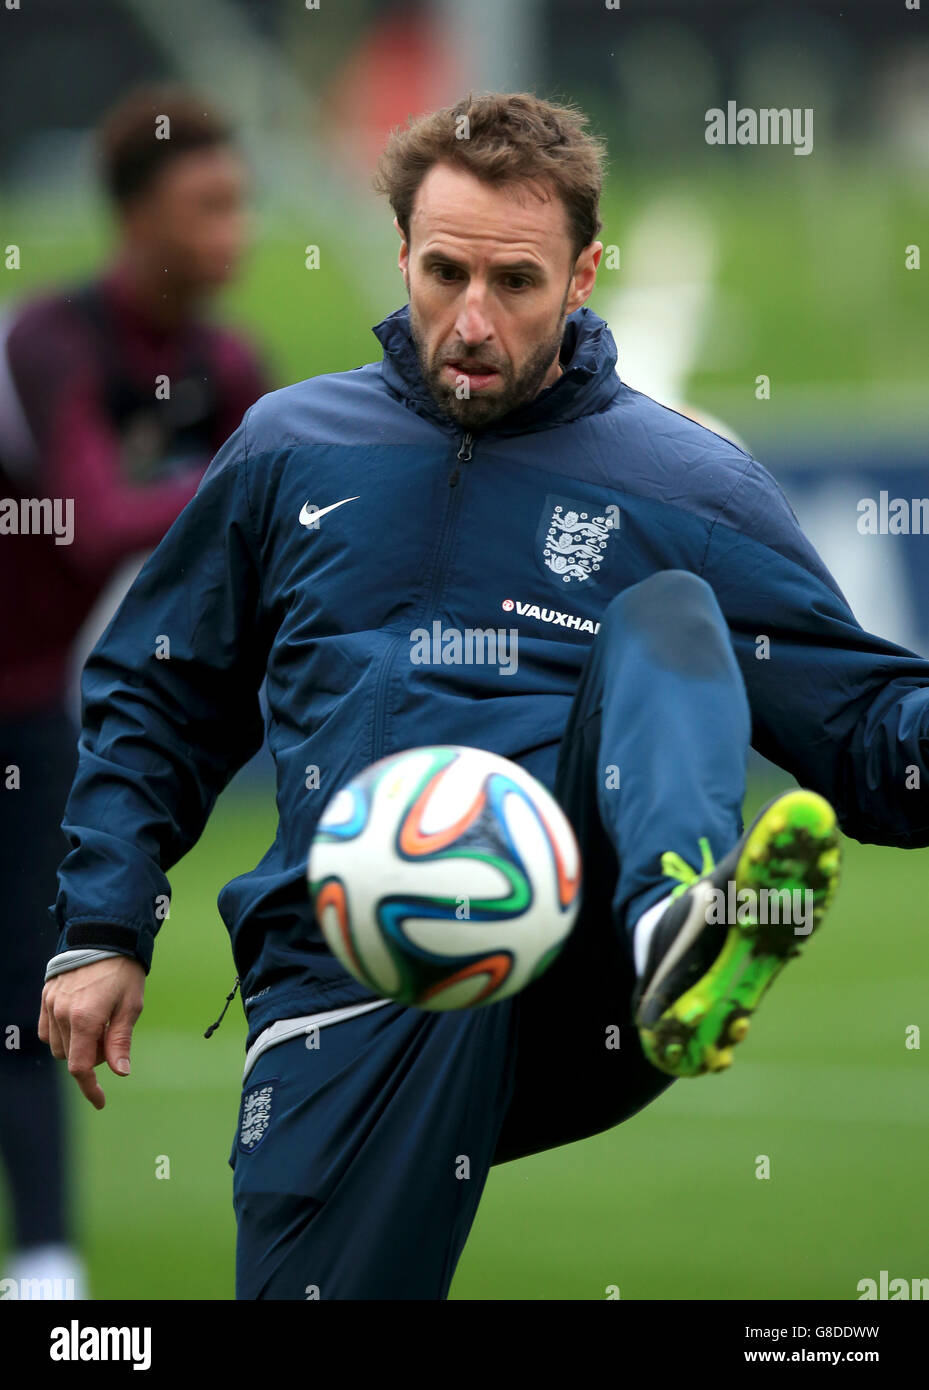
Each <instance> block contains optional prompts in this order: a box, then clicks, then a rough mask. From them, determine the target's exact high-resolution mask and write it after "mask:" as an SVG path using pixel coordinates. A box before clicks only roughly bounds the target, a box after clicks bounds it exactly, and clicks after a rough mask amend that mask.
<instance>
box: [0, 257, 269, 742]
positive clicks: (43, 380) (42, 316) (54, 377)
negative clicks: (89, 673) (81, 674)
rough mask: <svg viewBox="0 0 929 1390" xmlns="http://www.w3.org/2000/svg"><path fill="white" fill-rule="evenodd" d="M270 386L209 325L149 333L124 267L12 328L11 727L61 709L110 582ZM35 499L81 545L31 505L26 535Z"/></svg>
mask: <svg viewBox="0 0 929 1390" xmlns="http://www.w3.org/2000/svg"><path fill="white" fill-rule="evenodd" d="M159 378H165V379H167V381H168V382H169V383H170V396H169V399H167V400H159V399H158V397H157V394H156V384H157V382H158V379H159ZM267 390H268V386H267V384H266V381H265V378H264V373H263V371H262V369H261V367H260V366H259V363H258V361H257V358H256V357H255V355H254V354H253V352H252V351H251V349H250V348H249V347H248V346H247V345H246V344H245V343H244V342H243V341H242V340H240V339H239V338H237V337H235V336H234V335H233V334H231V333H229V332H227V331H226V330H224V329H222V328H219V327H217V326H214V325H212V324H210V323H208V322H206V321H204V320H200V319H193V318H192V319H189V320H188V321H187V322H185V323H184V324H183V325H181V326H179V327H177V328H171V329H165V328H163V327H159V326H157V325H155V324H153V323H152V322H150V320H149V319H148V318H147V317H146V316H145V315H144V314H143V313H142V312H141V311H140V309H138V308H137V307H136V306H135V304H134V303H133V302H132V301H131V299H130V298H129V296H128V295H127V292H126V290H125V288H124V285H123V284H122V282H121V279H120V276H119V274H118V272H110V273H109V274H108V275H106V276H104V277H103V278H101V279H100V280H98V281H96V282H94V283H93V284H91V285H88V286H84V287H81V288H80V289H78V290H75V291H73V292H65V293H59V294H56V295H53V296H48V297H45V298H42V299H38V300H35V301H33V302H31V303H29V304H27V305H25V306H24V307H21V308H20V309H19V310H18V312H16V313H15V314H14V316H13V318H12V320H8V321H7V324H6V325H5V327H4V326H0V719H4V718H15V717H17V716H21V715H27V714H29V713H33V712H40V711H43V710H49V709H54V708H55V707H56V706H61V704H62V703H63V700H64V697H65V694H66V687H67V681H68V676H69V659H70V652H71V647H72V644H73V642H74V639H75V637H76V636H77V633H78V632H79V630H80V628H81V626H82V624H83V623H84V621H85V619H86V618H87V616H88V615H89V613H90V612H91V609H92V608H93V606H94V604H95V603H96V601H97V599H98V598H99V596H100V594H101V591H102V590H103V589H104V587H105V586H106V584H107V582H108V581H109V579H110V578H111V577H112V575H113V573H114V571H115V570H116V569H117V568H118V567H119V566H120V565H121V563H122V562H123V561H124V560H126V559H127V558H128V557H129V556H132V555H134V554H137V553H139V552H144V551H146V550H151V549H153V548H154V547H155V546H156V545H157V544H158V542H159V541H160V540H161V538H162V536H163V535H164V533H165V532H166V531H167V529H168V528H169V526H170V525H171V524H172V522H173V521H174V520H175V518H176V517H177V515H178V513H179V512H180V511H181V510H182V508H183V507H184V506H185V505H186V503H187V502H188V501H189V500H190V498H191V497H192V496H193V494H194V493H195V491H196V489H197V486H198V484H199V482H200V478H201V477H202V475H203V472H204V470H205V468H206V466H207V465H208V463H209V461H210V459H211V458H212V456H213V454H214V453H215V452H216V450H217V449H219V447H220V445H221V444H223V443H224V441H225V440H226V439H227V438H228V437H229V435H230V434H232V432H233V431H234V430H235V429H236V427H237V426H238V425H239V423H240V421H241V419H242V416H243V415H244V413H245V411H246V410H247V409H248V408H249V406H250V405H252V404H253V402H254V401H255V400H257V398H258V397H259V396H260V395H263V394H264V392H265V391H267ZM161 394H162V395H163V394H164V387H163V384H162V391H161ZM24 498H25V499H46V498H47V499H52V500H53V501H54V500H55V499H58V505H59V507H60V508H62V507H63V506H64V505H65V504H70V503H72V502H73V534H72V539H71V541H70V543H69V544H63V543H56V537H55V535H54V534H47V529H48V528H47V519H48V514H49V510H50V506H49V507H46V508H45V519H46V524H45V526H44V529H43V533H42V534H35V533H34V532H35V528H36V526H37V524H38V523H37V522H36V521H35V519H34V518H35V517H36V516H38V515H39V509H37V508H34V507H33V508H31V509H27V510H29V511H30V514H31V517H32V518H33V519H32V520H27V521H26V522H25V524H26V526H27V527H31V528H32V530H33V533H32V534H22V531H21V530H20V531H19V533H17V530H16V528H17V526H20V527H21V526H22V525H23V516H24V509H23V508H21V507H20V506H19V503H20V501H21V499H24ZM50 505H51V504H50ZM60 514H61V516H62V517H63V516H64V515H65V514H66V513H65V511H64V510H62V511H61V513H60Z"/></svg>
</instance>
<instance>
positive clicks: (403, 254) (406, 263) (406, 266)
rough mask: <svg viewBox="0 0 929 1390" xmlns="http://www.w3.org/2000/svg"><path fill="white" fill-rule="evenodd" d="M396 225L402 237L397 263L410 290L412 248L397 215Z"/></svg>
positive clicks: (398, 233)
mask: <svg viewBox="0 0 929 1390" xmlns="http://www.w3.org/2000/svg"><path fill="white" fill-rule="evenodd" d="M394 226H395V227H396V229H397V235H398V236H399V238H400V254H399V256H398V257H397V264H398V265H399V267H400V274H401V275H402V276H403V279H404V282H405V284H406V287H407V290H409V288H410V273H409V272H410V248H409V244H408V242H407V239H406V235H405V233H404V231H403V228H402V227H401V226H400V223H399V222H398V221H397V219H396V217H395V218H394Z"/></svg>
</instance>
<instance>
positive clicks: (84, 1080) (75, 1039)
mask: <svg viewBox="0 0 929 1390" xmlns="http://www.w3.org/2000/svg"><path fill="white" fill-rule="evenodd" d="M105 1027H106V1019H104V1018H101V1017H100V1015H99V1014H97V1013H94V1012H85V1011H84V1010H83V1009H72V1011H71V1028H70V1037H69V1039H68V1071H69V1072H70V1073H71V1075H72V1076H73V1077H74V1079H75V1081H76V1082H77V1084H78V1086H79V1087H80V1088H81V1091H82V1092H83V1094H84V1095H85V1096H86V1097H87V1099H88V1100H89V1101H90V1103H91V1104H92V1105H94V1106H95V1107H96V1108H97V1109H98V1110H102V1109H103V1106H104V1096H103V1091H102V1090H101V1088H100V1083H99V1082H98V1081H97V1078H96V1076H95V1075H94V1067H95V1066H97V1065H98V1064H99V1063H100V1062H101V1061H102V1044H103V1030H104V1028H105Z"/></svg>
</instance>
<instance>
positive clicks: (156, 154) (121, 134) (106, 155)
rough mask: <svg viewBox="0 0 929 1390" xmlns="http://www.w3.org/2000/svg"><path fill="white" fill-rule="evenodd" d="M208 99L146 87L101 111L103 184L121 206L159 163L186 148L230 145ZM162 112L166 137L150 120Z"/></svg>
mask: <svg viewBox="0 0 929 1390" xmlns="http://www.w3.org/2000/svg"><path fill="white" fill-rule="evenodd" d="M211 108H212V103H210V102H208V101H207V100H206V99H204V98H203V97H201V96H199V95H197V94H195V93H193V92H189V91H187V90H186V89H185V88H182V87H174V86H149V87H142V88H139V89H137V90H136V91H134V92H132V93H130V95H129V96H127V97H125V98H124V99H123V100H122V101H121V102H120V103H119V105H118V106H116V107H114V108H113V110H112V111H110V112H109V114H108V115H107V116H106V118H105V120H104V121H103V124H102V125H101V127H100V130H99V132H98V136H97V149H98V153H99V158H100V163H101V173H102V176H103V183H104V186H105V188H106V190H107V192H108V193H109V195H110V197H111V198H112V199H113V201H114V202H115V203H116V204H117V206H118V207H122V208H124V207H126V206H127V205H128V204H129V203H131V202H132V200H133V199H134V198H136V197H137V196H138V195H139V194H140V193H144V192H145V191H146V190H147V189H148V188H149V187H150V186H151V184H153V183H154V181H155V179H156V178H157V177H158V175H159V173H160V172H161V170H162V169H163V168H164V166H165V165H166V164H168V163H170V161H171V160H172V159H175V158H177V156H178V155H182V154H186V153H188V151H190V150H202V149H208V148H210V147H213V146H217V145H230V144H231V143H232V141H233V132H232V127H231V126H230V125H229V123H228V122H227V121H226V119H225V117H224V116H222V115H221V114H219V113H218V112H217V111H216V110H215V108H212V109H211ZM163 117H168V119H169V122H170V126H169V130H170V138H168V139H165V138H159V136H158V132H157V130H156V121H158V120H159V119H160V118H163Z"/></svg>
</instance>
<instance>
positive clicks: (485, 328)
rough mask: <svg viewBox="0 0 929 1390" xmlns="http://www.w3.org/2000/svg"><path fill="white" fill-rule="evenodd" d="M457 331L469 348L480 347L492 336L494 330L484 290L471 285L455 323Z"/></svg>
mask: <svg viewBox="0 0 929 1390" xmlns="http://www.w3.org/2000/svg"><path fill="white" fill-rule="evenodd" d="M455 330H456V332H457V334H458V336H459V338H460V339H461V341H462V342H463V343H464V344H465V345H466V346H467V347H480V345H481V344H482V343H486V342H487V339H488V338H490V337H491V336H492V333H493V329H492V326H491V322H490V318H489V316H488V314H487V310H486V306H485V303H484V295H483V291H482V290H480V289H478V288H476V287H474V286H470V285H469V287H468V290H467V293H466V295H465V300H464V303H463V304H462V306H461V312H460V313H459V315H458V318H457V319H456V321H455Z"/></svg>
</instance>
